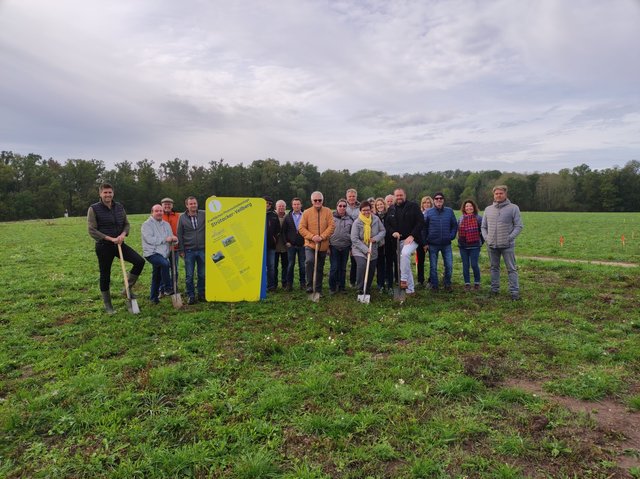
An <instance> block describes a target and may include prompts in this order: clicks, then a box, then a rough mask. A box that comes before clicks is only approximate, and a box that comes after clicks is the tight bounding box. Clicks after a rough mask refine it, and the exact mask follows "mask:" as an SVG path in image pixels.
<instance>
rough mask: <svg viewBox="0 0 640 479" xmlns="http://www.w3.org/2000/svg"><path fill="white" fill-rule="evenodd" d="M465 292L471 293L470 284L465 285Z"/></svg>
mask: <svg viewBox="0 0 640 479" xmlns="http://www.w3.org/2000/svg"><path fill="white" fill-rule="evenodd" d="M464 290H465V291H471V285H470V284H469V283H467V284H465V285H464Z"/></svg>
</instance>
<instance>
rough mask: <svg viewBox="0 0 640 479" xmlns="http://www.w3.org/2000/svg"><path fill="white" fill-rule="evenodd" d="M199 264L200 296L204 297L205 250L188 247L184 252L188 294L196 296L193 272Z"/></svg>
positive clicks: (190, 296)
mask: <svg viewBox="0 0 640 479" xmlns="http://www.w3.org/2000/svg"><path fill="white" fill-rule="evenodd" d="M196 265H197V266H198V296H199V297H200V298H202V299H204V250H203V249H188V250H185V252H184V275H185V284H186V292H187V296H188V297H189V298H190V299H191V298H195V290H194V287H193V273H194V271H195V268H196Z"/></svg>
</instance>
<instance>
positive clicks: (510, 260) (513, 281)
mask: <svg viewBox="0 0 640 479" xmlns="http://www.w3.org/2000/svg"><path fill="white" fill-rule="evenodd" d="M487 250H488V251H489V262H490V264H491V266H490V268H489V270H490V272H491V291H493V292H495V293H497V292H498V291H499V290H500V256H502V259H503V260H504V265H505V266H506V267H507V276H508V278H509V293H511V294H512V295H515V296H517V295H518V294H520V285H519V283H518V268H517V266H516V254H515V248H513V247H511V248H490V247H487Z"/></svg>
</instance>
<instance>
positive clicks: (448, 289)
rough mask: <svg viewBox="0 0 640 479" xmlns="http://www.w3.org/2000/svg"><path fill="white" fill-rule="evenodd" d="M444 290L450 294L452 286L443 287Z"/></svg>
mask: <svg viewBox="0 0 640 479" xmlns="http://www.w3.org/2000/svg"><path fill="white" fill-rule="evenodd" d="M444 290H445V291H446V292H447V293H451V292H453V286H451V285H450V284H448V285H446V286H445V287H444Z"/></svg>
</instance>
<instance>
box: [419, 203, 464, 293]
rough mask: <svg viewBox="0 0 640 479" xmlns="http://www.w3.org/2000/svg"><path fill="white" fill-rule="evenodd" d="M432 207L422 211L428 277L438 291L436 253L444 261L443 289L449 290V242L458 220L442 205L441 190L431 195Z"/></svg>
mask: <svg viewBox="0 0 640 479" xmlns="http://www.w3.org/2000/svg"><path fill="white" fill-rule="evenodd" d="M433 202H434V207H433V208H429V209H428V210H426V211H425V212H424V224H425V226H424V240H425V241H424V244H425V245H426V246H425V248H427V249H428V250H429V266H430V271H429V278H430V280H431V288H432V289H433V290H434V291H438V253H441V254H442V260H443V262H444V289H445V290H446V291H451V275H452V273H453V252H452V250H451V242H452V241H453V240H454V239H455V237H456V234H457V233H458V221H457V220H456V215H455V213H454V212H453V210H452V209H451V208H449V207H448V206H444V195H443V194H442V193H441V192H438V193H436V194H435V195H433Z"/></svg>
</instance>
